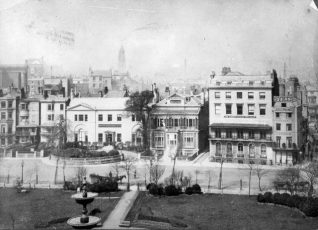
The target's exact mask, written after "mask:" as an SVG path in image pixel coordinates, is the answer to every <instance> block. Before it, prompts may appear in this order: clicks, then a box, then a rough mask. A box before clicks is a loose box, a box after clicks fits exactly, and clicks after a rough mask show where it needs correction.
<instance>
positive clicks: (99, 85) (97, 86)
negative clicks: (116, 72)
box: [88, 68, 112, 94]
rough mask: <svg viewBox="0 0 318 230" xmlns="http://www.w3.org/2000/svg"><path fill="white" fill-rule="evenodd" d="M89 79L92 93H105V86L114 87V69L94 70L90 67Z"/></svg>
mask: <svg viewBox="0 0 318 230" xmlns="http://www.w3.org/2000/svg"><path fill="white" fill-rule="evenodd" d="M88 79H89V91H90V93H91V94H97V93H98V92H100V91H102V92H103V93H104V90H105V87H107V89H108V90H111V89H112V70H108V71H106V70H92V69H91V68H90V69H89V77H88Z"/></svg>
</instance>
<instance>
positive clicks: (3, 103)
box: [1, 101, 6, 109]
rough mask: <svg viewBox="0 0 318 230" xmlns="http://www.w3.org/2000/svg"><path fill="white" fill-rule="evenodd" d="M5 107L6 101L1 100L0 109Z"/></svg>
mask: <svg viewBox="0 0 318 230" xmlns="http://www.w3.org/2000/svg"><path fill="white" fill-rule="evenodd" d="M5 108H6V102H5V101H1V109H5Z"/></svg>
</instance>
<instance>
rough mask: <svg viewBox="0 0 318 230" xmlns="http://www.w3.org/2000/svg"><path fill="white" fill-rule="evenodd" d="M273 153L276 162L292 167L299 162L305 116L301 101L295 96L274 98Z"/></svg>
mask: <svg viewBox="0 0 318 230" xmlns="http://www.w3.org/2000/svg"><path fill="white" fill-rule="evenodd" d="M274 102H275V104H274V106H273V141H274V143H273V152H274V155H275V158H274V162H275V164H279V165H292V164H295V163H296V162H299V161H300V160H301V159H300V154H301V147H302V145H303V144H304V143H303V133H302V125H303V116H302V106H301V103H300V100H298V99H297V98H296V97H293V96H279V97H274Z"/></svg>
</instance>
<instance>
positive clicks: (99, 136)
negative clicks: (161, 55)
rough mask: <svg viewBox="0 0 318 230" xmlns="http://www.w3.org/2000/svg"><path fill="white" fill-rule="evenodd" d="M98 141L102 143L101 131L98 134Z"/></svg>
mask: <svg viewBox="0 0 318 230" xmlns="http://www.w3.org/2000/svg"><path fill="white" fill-rule="evenodd" d="M98 142H99V143H103V134H102V133H99V134H98Z"/></svg>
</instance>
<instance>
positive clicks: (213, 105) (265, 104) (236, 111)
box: [208, 72, 274, 164]
mask: <svg viewBox="0 0 318 230" xmlns="http://www.w3.org/2000/svg"><path fill="white" fill-rule="evenodd" d="M272 84H273V75H271V74H268V75H264V76H248V75H243V74H241V73H238V72H227V73H226V75H222V76H212V79H211V81H210V86H209V89H208V93H209V120H210V121H209V122H210V125H209V133H210V137H209V142H210V160H211V161H221V160H222V161H226V162H238V163H262V164H269V163H270V162H273V160H274V157H273V153H272V122H273V118H272V88H273V85H272Z"/></svg>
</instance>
